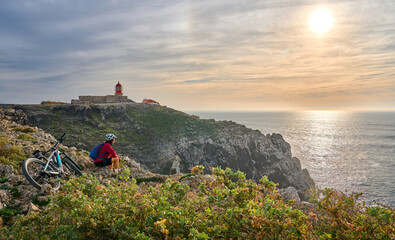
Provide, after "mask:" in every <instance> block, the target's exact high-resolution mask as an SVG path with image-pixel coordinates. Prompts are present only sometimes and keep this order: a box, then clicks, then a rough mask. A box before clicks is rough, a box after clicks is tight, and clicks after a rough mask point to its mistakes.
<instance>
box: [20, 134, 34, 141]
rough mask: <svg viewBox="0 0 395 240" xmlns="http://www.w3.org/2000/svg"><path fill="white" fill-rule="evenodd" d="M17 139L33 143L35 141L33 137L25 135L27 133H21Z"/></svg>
mask: <svg viewBox="0 0 395 240" xmlns="http://www.w3.org/2000/svg"><path fill="white" fill-rule="evenodd" d="M17 139H21V140H25V141H34V140H36V138H35V137H33V136H31V135H29V134H27V133H21V134H19V136H18V137H17Z"/></svg>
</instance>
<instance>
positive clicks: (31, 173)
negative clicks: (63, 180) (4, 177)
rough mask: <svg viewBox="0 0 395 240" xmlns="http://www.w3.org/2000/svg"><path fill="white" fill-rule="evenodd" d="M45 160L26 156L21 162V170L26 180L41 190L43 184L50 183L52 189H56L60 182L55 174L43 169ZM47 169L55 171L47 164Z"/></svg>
mask: <svg viewBox="0 0 395 240" xmlns="http://www.w3.org/2000/svg"><path fill="white" fill-rule="evenodd" d="M44 167H45V162H43V161H41V160H39V159H37V158H28V159H26V160H25V161H24V162H23V164H22V172H23V175H25V177H26V179H27V181H29V183H30V184H31V185H33V186H34V187H35V188H38V189H40V190H41V187H42V186H43V185H44V184H50V185H51V186H52V189H53V190H58V189H59V187H60V182H59V180H58V178H57V177H56V176H53V175H51V174H49V173H48V172H47V171H45V170H44ZM48 171H55V170H54V169H52V167H51V166H48Z"/></svg>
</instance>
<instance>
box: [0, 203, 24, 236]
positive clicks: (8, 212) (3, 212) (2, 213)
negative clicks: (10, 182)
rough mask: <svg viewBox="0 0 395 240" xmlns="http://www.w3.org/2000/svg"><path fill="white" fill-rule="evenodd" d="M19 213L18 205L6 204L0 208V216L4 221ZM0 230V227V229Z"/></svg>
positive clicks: (6, 221)
mask: <svg viewBox="0 0 395 240" xmlns="http://www.w3.org/2000/svg"><path fill="white" fill-rule="evenodd" d="M20 213H21V209H20V208H19V207H11V206H6V207H3V208H2V209H0V217H1V218H2V219H3V221H4V223H6V224H7V223H8V222H9V221H10V220H11V219H12V218H13V217H14V216H17V215H18V214H20ZM0 232H1V229H0Z"/></svg>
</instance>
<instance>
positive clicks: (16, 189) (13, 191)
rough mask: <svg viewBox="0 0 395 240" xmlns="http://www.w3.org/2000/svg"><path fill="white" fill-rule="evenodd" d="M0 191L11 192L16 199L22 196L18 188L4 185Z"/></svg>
mask: <svg viewBox="0 0 395 240" xmlns="http://www.w3.org/2000/svg"><path fill="white" fill-rule="evenodd" d="M0 189H4V190H10V192H11V195H12V196H13V197H14V198H18V197H20V196H21V193H20V192H19V190H18V188H16V187H10V186H8V185H7V184H3V185H1V186H0Z"/></svg>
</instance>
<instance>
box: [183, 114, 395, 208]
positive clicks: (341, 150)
mask: <svg viewBox="0 0 395 240" xmlns="http://www.w3.org/2000/svg"><path fill="white" fill-rule="evenodd" d="M189 113H190V114H193V115H197V116H200V117H201V118H204V119H207V118H209V119H210V118H212V119H215V120H231V121H234V122H237V123H240V124H243V125H245V126H247V127H249V128H252V129H257V130H260V131H261V132H262V133H263V134H267V133H280V134H282V135H283V136H284V139H285V140H286V141H287V142H288V143H290V144H291V148H292V154H293V156H295V157H298V158H299V159H300V161H301V163H302V167H303V168H306V169H307V170H308V171H309V172H310V175H311V177H312V178H313V179H314V181H315V182H316V185H317V186H318V187H320V188H334V189H336V190H340V191H348V192H362V193H363V195H362V197H361V199H362V200H364V201H366V202H368V203H369V202H372V201H374V200H375V201H377V202H379V203H381V204H385V205H390V206H393V207H395V112H344V111H307V112H189Z"/></svg>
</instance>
